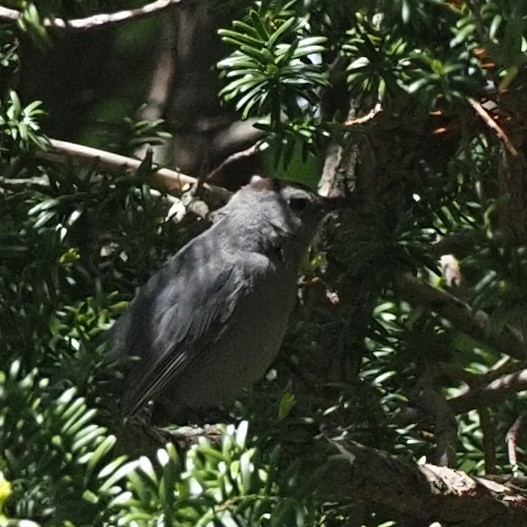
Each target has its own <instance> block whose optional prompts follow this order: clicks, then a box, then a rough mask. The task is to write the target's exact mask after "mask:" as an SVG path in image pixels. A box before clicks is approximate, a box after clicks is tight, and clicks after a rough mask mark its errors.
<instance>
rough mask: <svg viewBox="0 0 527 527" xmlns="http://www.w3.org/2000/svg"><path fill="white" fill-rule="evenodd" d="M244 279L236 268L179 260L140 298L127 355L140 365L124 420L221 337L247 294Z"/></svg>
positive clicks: (131, 384)
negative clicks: (137, 359)
mask: <svg viewBox="0 0 527 527" xmlns="http://www.w3.org/2000/svg"><path fill="white" fill-rule="evenodd" d="M181 259H182V258H180V259H179V260H181ZM178 264H179V265H178ZM175 266H177V267H179V269H176V268H174V267H175ZM215 267H216V268H215ZM218 267H220V268H219V269H218ZM243 275H244V272H243V268H242V267H240V266H237V265H236V264H235V263H234V262H226V261H223V262H221V265H218V261H217V260H216V262H215V263H214V261H213V262H204V263H202V265H200V266H199V268H195V269H192V267H191V266H190V267H189V265H188V262H185V261H178V259H177V258H176V259H175V260H173V261H172V262H169V263H168V264H167V265H166V266H165V267H164V268H163V269H162V270H160V271H159V273H157V275H154V276H153V277H152V279H151V280H150V281H149V282H148V283H147V284H146V285H145V287H144V288H143V290H141V291H140V292H139V294H138V296H137V298H136V299H135V300H134V302H133V304H132V306H131V308H130V314H129V316H130V319H129V321H128V323H127V327H128V335H127V336H126V353H127V355H129V356H130V355H136V356H138V357H140V360H139V361H138V363H137V364H136V366H135V368H134V370H133V371H132V373H131V375H130V377H129V378H128V380H127V388H126V390H127V391H126V393H125V396H124V400H123V404H122V412H123V417H127V416H133V415H135V414H136V413H137V412H138V411H139V410H140V409H141V408H142V407H143V406H144V405H145V404H146V403H147V402H148V401H149V400H151V399H152V398H154V397H155V396H156V394H158V393H159V392H160V391H161V390H163V388H164V387H166V386H167V384H169V383H170V382H171V381H172V380H173V379H174V378H176V377H177V376H179V375H182V374H184V371H185V369H186V368H188V366H189V365H190V364H192V363H193V362H194V361H196V360H198V359H199V357H200V355H201V352H202V351H203V350H204V349H205V348H206V347H207V346H208V345H209V344H211V343H213V342H214V341H215V340H217V339H218V338H219V337H220V336H221V334H222V333H223V331H225V329H226V328H227V327H228V324H229V319H230V317H231V315H232V312H233V310H234V307H235V305H236V302H237V301H238V300H239V298H241V297H242V296H244V295H245V294H246V293H247V290H248V284H247V279H244V276H243Z"/></svg>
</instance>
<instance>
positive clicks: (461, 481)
mask: <svg viewBox="0 0 527 527" xmlns="http://www.w3.org/2000/svg"><path fill="white" fill-rule="evenodd" d="M333 444H334V445H335V446H336V447H337V448H338V449H339V451H340V454H341V455H340V456H338V457H335V458H334V459H333V462H334V470H333V471H332V477H331V478H328V479H331V486H329V485H328V483H330V482H329V481H328V480H325V482H324V484H325V486H326V487H327V489H328V490H329V491H330V492H333V493H337V494H338V495H339V498H340V499H342V498H347V499H348V500H349V499H352V500H353V502H354V503H357V502H360V501H367V502H368V503H370V504H375V505H380V506H383V507H388V508H390V509H391V510H393V511H395V512H396V513H399V514H400V515H403V516H404V517H405V521H404V525H407V526H410V525H411V526H417V525H419V526H422V525H430V524H431V523H433V522H440V523H444V524H445V525H454V524H455V525H466V526H468V525H473V526H480V527H483V526H486V527H492V526H495V527H498V526H500V525H507V526H508V527H523V526H525V525H527V493H526V492H525V491H523V490H522V489H518V488H515V487H511V486H509V485H505V484H501V483H497V482H495V481H491V480H489V479H486V478H481V477H471V476H469V475H467V474H465V473H464V472H461V471H459V470H454V469H451V468H447V467H438V466H436V465H431V464H429V463H425V464H411V463H407V462H405V461H402V460H400V459H398V458H396V457H393V456H391V455H389V454H387V453H386V452H382V451H380V450H376V449H374V448H369V447H366V446H364V445H361V444H359V443H354V442H350V443H346V444H345V445H341V444H338V443H336V442H333Z"/></svg>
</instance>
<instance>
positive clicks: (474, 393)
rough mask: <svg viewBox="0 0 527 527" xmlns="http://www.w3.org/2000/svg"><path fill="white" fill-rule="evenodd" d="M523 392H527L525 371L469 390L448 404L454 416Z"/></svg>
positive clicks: (526, 371) (526, 374)
mask: <svg viewBox="0 0 527 527" xmlns="http://www.w3.org/2000/svg"><path fill="white" fill-rule="evenodd" d="M523 390H527V370H521V371H518V372H515V373H511V374H509V375H504V376H503V377H500V378H499V379H496V380H494V381H492V382H490V383H489V384H486V385H484V386H478V387H476V388H472V389H469V390H467V391H466V392H465V393H464V394H462V395H459V396H458V397H454V398H452V399H449V400H448V404H449V405H450V407H451V408H452V409H453V410H454V412H455V413H456V414H460V413H464V412H468V411H469V410H473V409H474V408H481V407H483V406H489V405H491V404H495V403H498V402H500V401H502V400H503V399H507V398H509V397H510V396H511V395H512V394H514V393H517V392H521V391H523Z"/></svg>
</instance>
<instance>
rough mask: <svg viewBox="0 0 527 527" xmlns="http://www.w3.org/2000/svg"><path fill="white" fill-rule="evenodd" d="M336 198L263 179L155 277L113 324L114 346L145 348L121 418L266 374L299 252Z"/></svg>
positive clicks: (207, 402)
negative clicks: (144, 408) (148, 404)
mask: <svg viewBox="0 0 527 527" xmlns="http://www.w3.org/2000/svg"><path fill="white" fill-rule="evenodd" d="M333 202H334V200H331V199H324V198H321V197H319V196H317V195H316V194H314V193H313V192H311V191H310V190H308V189H307V188H305V187H303V186H300V185H297V184H293V183H287V182H283V181H279V180H275V179H260V180H257V181H255V182H253V183H251V184H249V185H247V186H245V187H243V188H242V189H241V190H239V191H238V192H237V193H236V194H234V196H233V197H232V198H231V200H230V201H229V203H228V204H227V205H226V206H225V207H223V208H222V209H220V210H219V211H217V213H216V218H217V219H216V221H215V223H214V224H213V225H212V227H210V228H209V229H208V230H207V231H205V232H204V233H202V234H201V235H199V236H197V237H196V238H195V239H193V240H192V241H191V242H190V243H188V244H187V245H185V246H184V247H183V248H182V249H181V250H180V251H179V252H178V253H177V254H176V255H175V256H173V257H172V258H170V259H169V260H168V261H167V262H166V263H165V264H164V266H163V267H162V268H161V269H160V270H159V271H158V272H157V273H156V274H154V275H153V276H152V277H151V278H150V280H149V281H148V282H147V283H146V284H145V285H144V286H143V287H142V288H141V289H140V290H139V292H138V294H137V296H136V298H135V299H134V300H133V302H132V303H131V304H130V307H129V309H128V310H127V311H126V312H125V313H124V314H123V315H122V316H121V317H120V318H119V319H118V320H117V322H116V323H115V325H114V327H113V328H112V329H111V330H110V338H111V341H112V343H113V344H112V348H113V353H114V354H117V355H121V356H136V357H137V361H136V362H135V363H134V365H133V366H132V368H131V370H130V372H129V373H128V375H127V376H126V377H125V381H124V390H123V396H122V401H121V412H122V417H124V418H126V417H132V416H134V415H136V414H137V412H138V411H139V410H141V408H143V407H145V405H146V403H147V402H149V401H153V413H152V416H151V420H152V423H153V424H165V423H166V422H170V421H173V420H174V419H177V418H178V417H179V416H181V415H182V413H184V412H185V411H186V410H188V409H190V410H192V411H195V410H199V409H200V408H204V407H207V406H213V405H217V404H219V403H220V402H221V401H223V400H225V399H228V398H230V397H233V396H234V395H236V394H237V393H239V392H240V390H241V389H242V388H243V387H245V386H249V385H250V384H251V383H253V382H254V381H256V380H257V379H258V378H260V377H261V376H262V375H263V374H264V373H265V370H266V369H267V368H268V367H269V365H270V364H271V362H272V361H273V359H274V358H275V356H276V354H277V352H278V350H279V348H280V345H281V343H282V339H283V337H284V333H285V331H286V325H287V319H288V317H289V314H290V313H291V310H292V309H293V306H294V303H295V292H296V283H297V273H298V268H299V265H300V261H301V259H302V256H303V255H304V253H305V251H306V249H307V247H308V245H309V243H310V242H311V240H312V238H313V236H314V234H315V232H316V230H317V226H318V224H319V223H320V220H321V219H322V218H323V216H324V215H325V214H326V213H327V212H328V209H331V208H332V205H331V204H332V203H333ZM328 204H329V206H328Z"/></svg>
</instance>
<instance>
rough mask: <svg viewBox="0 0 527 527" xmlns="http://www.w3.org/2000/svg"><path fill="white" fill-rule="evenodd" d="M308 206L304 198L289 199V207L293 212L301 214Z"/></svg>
mask: <svg viewBox="0 0 527 527" xmlns="http://www.w3.org/2000/svg"><path fill="white" fill-rule="evenodd" d="M307 205H308V200H307V199H305V198H291V199H290V200H289V207H290V208H291V210H292V211H293V212H302V211H303V210H304V209H305V208H306V207H307Z"/></svg>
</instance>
